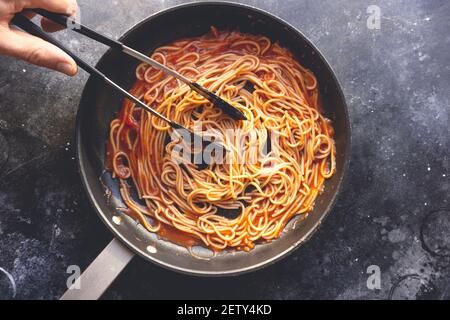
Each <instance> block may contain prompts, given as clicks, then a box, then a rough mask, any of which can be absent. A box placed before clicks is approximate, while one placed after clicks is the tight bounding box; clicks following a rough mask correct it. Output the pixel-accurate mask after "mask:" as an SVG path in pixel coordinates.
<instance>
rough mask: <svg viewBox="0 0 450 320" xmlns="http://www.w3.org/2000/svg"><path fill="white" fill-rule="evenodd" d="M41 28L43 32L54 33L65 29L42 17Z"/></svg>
mask: <svg viewBox="0 0 450 320" xmlns="http://www.w3.org/2000/svg"><path fill="white" fill-rule="evenodd" d="M41 27H42V29H44V31H45V32H56V31H60V30H63V29H65V28H66V27H64V26H62V25H60V24H58V23H55V22H53V21H51V20H49V19H47V18H44V17H42V19H41Z"/></svg>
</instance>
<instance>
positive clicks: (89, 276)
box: [61, 238, 134, 300]
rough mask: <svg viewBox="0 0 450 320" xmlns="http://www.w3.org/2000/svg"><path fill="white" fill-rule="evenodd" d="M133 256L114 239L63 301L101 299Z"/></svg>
mask: <svg viewBox="0 0 450 320" xmlns="http://www.w3.org/2000/svg"><path fill="white" fill-rule="evenodd" d="M133 256H134V253H133V252H131V251H130V250H129V249H128V248H126V247H125V246H124V245H123V244H122V243H121V242H120V241H119V240H117V239H116V238H114V239H113V240H112V241H111V242H110V243H109V244H108V246H106V248H105V249H104V250H103V251H102V252H101V253H100V254H99V255H98V257H97V258H95V260H94V261H93V262H92V263H91V264H90V265H89V267H88V268H87V269H86V270H85V271H84V272H83V274H82V275H81V276H80V277H79V281H76V282H75V283H74V284H73V285H72V286H71V287H70V288H69V289H68V290H67V291H66V292H65V293H64V295H63V296H62V297H61V300H97V299H99V298H100V297H101V295H102V294H103V293H104V292H105V291H106V289H108V287H109V286H110V285H111V283H112V282H113V281H114V279H116V277H117V276H118V275H119V274H120V272H122V270H123V269H124V268H125V267H126V265H127V264H128V262H130V261H131V258H133ZM77 284H78V286H77ZM77 287H78V288H77Z"/></svg>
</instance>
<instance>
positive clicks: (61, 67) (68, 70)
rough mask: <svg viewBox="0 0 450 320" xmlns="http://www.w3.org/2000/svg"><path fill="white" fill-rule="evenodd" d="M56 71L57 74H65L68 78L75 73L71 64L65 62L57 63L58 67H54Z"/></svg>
mask: <svg viewBox="0 0 450 320" xmlns="http://www.w3.org/2000/svg"><path fill="white" fill-rule="evenodd" d="M56 69H57V70H58V71H59V72H62V73H65V74H67V75H68V76H73V75H74V73H75V70H74V68H73V66H72V64H70V63H67V62H61V63H58V65H57V66H56Z"/></svg>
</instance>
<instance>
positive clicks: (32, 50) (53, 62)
mask: <svg viewBox="0 0 450 320" xmlns="http://www.w3.org/2000/svg"><path fill="white" fill-rule="evenodd" d="M28 8H42V9H46V10H48V11H52V12H56V13H62V14H66V15H70V16H74V15H75V14H76V10H77V2H76V0H0V54H2V55H7V56H11V57H16V58H19V59H22V60H25V61H27V62H30V63H32V64H35V65H38V66H42V67H46V68H50V69H54V70H57V71H59V72H62V73H65V74H67V75H69V76H73V75H75V74H76V73H77V65H76V63H75V61H74V60H73V59H72V58H71V57H69V56H68V55H67V54H66V53H65V52H64V51H62V50H61V49H59V48H58V47H55V46H54V45H52V44H50V43H48V42H46V41H44V40H42V39H40V38H37V37H35V36H32V35H30V34H28V33H25V32H22V31H21V30H18V29H16V28H14V27H11V25H10V22H11V19H12V18H13V17H14V15H15V14H16V13H18V12H21V11H22V10H24V9H28ZM27 16H28V17H29V18H31V17H32V16H33V15H30V14H27ZM41 25H42V28H43V29H44V30H45V31H47V32H54V31H58V30H61V29H62V27H61V26H59V25H56V24H55V23H53V22H51V21H50V20H48V19H45V18H42V20H41Z"/></svg>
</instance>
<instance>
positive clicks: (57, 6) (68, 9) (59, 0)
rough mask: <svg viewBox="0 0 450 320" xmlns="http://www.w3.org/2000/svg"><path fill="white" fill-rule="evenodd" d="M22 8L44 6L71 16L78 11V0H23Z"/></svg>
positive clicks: (46, 8)
mask: <svg viewBox="0 0 450 320" xmlns="http://www.w3.org/2000/svg"><path fill="white" fill-rule="evenodd" d="M21 1H22V9H26V8H42V9H45V10H48V11H52V12H56V13H63V14H66V15H69V16H73V15H75V13H76V11H77V2H76V0H21Z"/></svg>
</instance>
